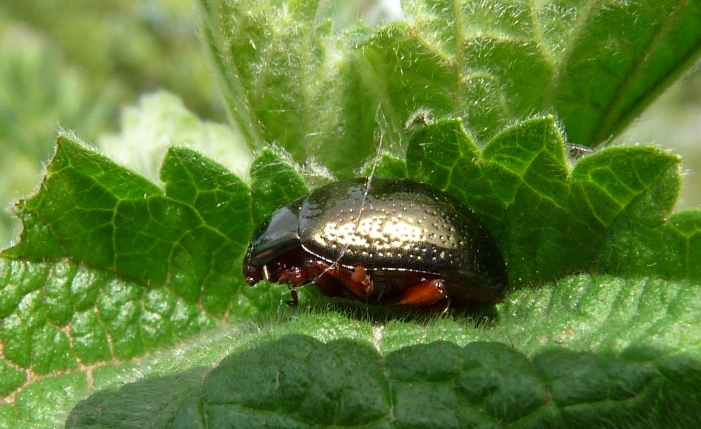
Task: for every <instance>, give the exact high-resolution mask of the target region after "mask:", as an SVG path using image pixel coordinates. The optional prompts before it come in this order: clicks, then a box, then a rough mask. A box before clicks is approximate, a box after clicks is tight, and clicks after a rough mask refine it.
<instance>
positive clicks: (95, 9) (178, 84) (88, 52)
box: [0, 0, 701, 247]
mask: <svg viewBox="0 0 701 429" xmlns="http://www.w3.org/2000/svg"><path fill="white" fill-rule="evenodd" d="M159 90H166V91H169V92H172V93H174V94H177V95H178V96H179V97H180V98H181V99H182V100H183V103H184V106H185V107H186V108H187V109H189V110H190V111H192V112H193V113H194V114H196V115H197V116H198V117H199V118H201V119H205V120H211V121H215V122H225V121H226V114H225V112H224V110H223V108H222V104H221V102H220V100H219V96H218V93H217V91H216V88H215V83H214V80H213V79H212V77H211V75H210V73H209V68H208V65H207V61H206V58H205V56H204V51H203V50H202V49H201V47H200V42H199V40H198V37H197V24H196V15H195V13H194V6H193V4H192V3H191V1H190V0H103V1H100V2H95V1H92V0H51V1H45V0H23V1H21V2H20V1H16V0H0V172H2V174H0V206H2V208H3V209H6V210H4V211H3V212H2V214H0V247H5V246H7V245H8V244H9V243H10V241H11V240H12V239H14V238H15V237H16V236H17V234H18V233H19V230H20V226H19V223H18V222H17V221H16V219H14V217H13V216H11V215H10V213H9V211H10V208H11V206H12V203H13V202H14V201H16V200H17V199H19V198H21V197H23V196H26V195H27V194H29V193H30V192H31V191H32V189H33V188H35V187H36V186H37V185H38V183H39V180H40V174H41V168H42V163H43V162H45V161H46V160H48V158H49V157H50V156H51V153H52V151H53V146H54V143H55V139H56V136H57V132H58V130H59V129H60V128H62V129H67V130H74V131H75V132H76V134H77V135H78V136H79V137H81V138H82V139H84V140H86V141H91V142H96V141H98V140H99V138H100V136H101V135H104V134H105V133H115V132H117V131H118V129H119V127H120V123H119V118H120V109H121V108H122V107H124V106H129V105H134V104H137V103H138V99H139V97H140V96H141V95H144V94H148V93H152V92H155V91H159ZM175 102H177V101H175ZM59 127H60V128H59ZM636 143H652V144H658V145H662V146H664V147H667V148H669V149H670V150H672V151H673V152H675V153H678V154H681V155H682V156H683V157H684V161H683V164H682V166H683V168H684V169H685V171H686V174H685V183H684V187H683V189H682V196H681V200H680V203H679V205H678V207H677V209H683V208H689V207H697V206H699V205H701V175H700V174H699V173H700V172H701V72H699V71H698V68H697V70H696V71H695V72H692V73H690V74H689V75H688V76H687V77H686V78H685V79H684V80H682V81H680V82H679V83H677V84H676V85H674V86H673V87H672V88H670V89H669V90H668V91H667V92H666V93H665V94H663V95H662V96H661V97H660V98H659V99H658V100H657V101H656V102H655V103H654V104H653V105H652V106H650V108H648V109H647V110H646V111H645V112H644V113H643V115H642V116H641V118H640V119H639V120H638V121H636V122H635V123H634V124H633V125H632V126H631V127H630V128H629V129H628V130H627V131H626V132H625V133H624V134H622V135H621V136H619V137H618V138H616V139H615V140H613V141H612V142H611V144H636Z"/></svg>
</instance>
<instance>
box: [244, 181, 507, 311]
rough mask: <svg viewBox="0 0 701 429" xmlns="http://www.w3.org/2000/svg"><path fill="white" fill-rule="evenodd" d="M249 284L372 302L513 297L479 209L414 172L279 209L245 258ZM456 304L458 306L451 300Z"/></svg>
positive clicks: (329, 188)
mask: <svg viewBox="0 0 701 429" xmlns="http://www.w3.org/2000/svg"><path fill="white" fill-rule="evenodd" d="M243 265H244V266H243V271H244V276H245V279H246V282H247V283H248V284H249V285H251V286H253V285H255V284H256V283H258V282H259V281H261V280H263V279H265V280H267V281H270V282H274V283H275V282H277V283H282V284H287V285H288V287H289V288H290V293H291V295H292V299H291V300H290V301H287V303H288V304H289V305H291V306H294V307H296V306H297V305H298V304H299V301H298V297H297V291H296V290H295V289H296V288H298V287H300V286H304V285H307V284H310V283H313V284H315V285H316V287H317V288H318V289H319V290H320V291H321V293H323V294H324V295H327V296H331V297H345V298H350V299H354V300H358V301H363V302H366V303H368V304H379V305H403V306H411V307H429V308H441V309H443V310H445V309H447V308H448V305H449V304H450V305H457V306H471V305H482V304H495V303H498V302H500V301H502V300H503V299H504V298H505V291H506V288H507V286H508V274H507V270H506V263H505V262H504V258H503V257H502V254H501V252H500V250H499V248H498V246H497V244H496V241H495V239H494V237H493V236H492V235H491V234H490V232H489V231H488V230H487V228H486V226H484V224H483V223H482V222H481V221H480V220H479V219H478V218H477V216H476V215H475V212H474V211H473V210H472V209H470V208H469V207H467V206H466V205H464V204H463V203H461V202H460V201H459V200H457V199H456V198H454V197H453V196H451V195H450V194H448V193H446V192H444V191H442V190H440V189H438V188H435V187H433V186H430V185H427V184H423V183H419V182H415V181H412V180H408V179H380V178H373V179H372V180H370V179H367V178H358V179H352V180H347V181H339V182H335V183H331V184H329V185H326V186H322V187H320V188H318V189H316V190H314V191H313V192H311V193H310V194H309V195H307V196H305V197H302V198H299V199H297V200H295V201H293V202H291V203H289V204H288V205H286V206H284V207H282V208H280V209H278V210H277V211H275V212H274V213H273V214H272V216H270V217H269V218H268V219H267V221H265V222H263V224H262V225H261V226H260V227H259V228H258V229H257V231H256V232H255V234H254V236H253V239H252V240H251V242H250V245H249V247H248V252H247V254H246V257H245V259H244V264H243ZM451 303H452V304H451Z"/></svg>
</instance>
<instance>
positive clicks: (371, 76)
mask: <svg viewBox="0 0 701 429" xmlns="http://www.w3.org/2000/svg"><path fill="white" fill-rule="evenodd" d="M198 4H199V7H200V10H201V14H202V30H203V34H204V35H205V41H206V47H207V49H208V50H209V52H210V55H211V58H212V59H213V64H214V69H215V70H216V73H217V74H218V76H219V77H220V79H221V80H222V82H223V84H224V85H223V92H224V96H225V99H226V104H227V108H228V110H229V112H230V114H231V116H232V117H233V119H234V122H235V124H236V126H237V127H239V128H240V129H242V132H243V134H244V138H245V139H246V140H247V142H248V143H249V144H250V145H252V146H253V147H264V146H265V145H269V144H271V143H276V144H279V145H281V146H282V147H283V148H285V149H286V150H287V151H288V152H289V153H290V154H291V156H292V158H293V159H294V160H295V161H296V162H298V163H300V164H301V163H303V162H305V161H306V160H307V159H309V158H311V157H314V158H316V159H318V160H319V161H320V162H321V163H322V164H324V165H325V166H327V167H329V168H330V170H331V172H332V173H333V174H335V175H336V176H337V177H341V178H345V177H349V176H352V175H353V173H354V171H357V169H358V168H359V167H360V166H362V165H363V164H365V163H366V162H367V161H368V159H370V158H372V157H373V155H374V154H373V147H374V144H373V140H375V136H376V135H379V134H382V132H384V133H385V134H384V135H385V136H386V139H387V143H388V145H389V147H391V148H392V150H391V153H392V154H393V155H395V156H401V155H402V154H403V152H404V150H405V148H406V142H407V141H408V132H407V130H406V129H405V128H404V127H403V125H404V124H405V122H406V121H407V119H409V118H410V117H411V116H412V114H413V113H414V112H417V111H422V110H424V111H432V112H433V113H435V115H436V116H438V117H445V116H451V117H458V118H461V119H463V121H464V123H465V124H466V126H467V127H468V128H469V129H470V131H471V133H473V135H474V137H475V139H476V140H477V141H478V142H486V141H489V140H490V139H491V138H492V137H494V135H495V134H496V133H497V132H498V130H500V129H502V128H503V127H505V126H507V125H508V124H510V123H513V121H515V120H519V119H521V118H524V117H530V116H532V115H534V114H542V113H546V112H547V113H549V112H557V113H558V115H559V116H560V117H561V120H562V123H563V126H564V130H565V131H566V133H567V136H568V138H569V140H570V141H572V142H574V143H578V144H584V145H589V146H596V145H599V144H601V143H602V142H604V141H607V140H608V139H609V138H610V136H612V135H615V134H617V133H619V132H620V131H621V130H622V129H623V128H624V127H625V126H626V125H627V124H628V123H630V122H631V121H632V120H633V119H634V118H635V117H636V116H637V114H638V113H640V111H641V110H642V109H643V108H644V107H645V106H646V105H647V104H648V103H649V102H650V101H651V100H652V99H653V98H654V96H655V95H656V94H658V93H660V92H661V91H662V90H663V89H664V88H665V87H667V86H668V85H669V84H670V83H671V82H672V81H673V79H674V78H675V77H676V76H679V75H680V74H681V73H683V72H684V70H685V69H687V68H689V67H690V66H691V65H692V64H693V63H694V61H695V59H696V58H698V55H699V53H700V52H701V50H700V47H701V27H699V26H698V25H697V23H698V22H699V20H700V19H701V6H700V5H699V4H698V2H695V1H692V2H679V1H674V0H664V1H644V2H635V3H630V2H617V1H604V2H598V3H594V2H578V1H562V2H557V3H553V2H545V3H542V4H541V3H532V4H531V3H524V2H520V1H499V0H490V1H480V2H475V1H471V0H462V1H459V2H448V1H445V0H437V1H430V2H429V1H425V0H407V1H404V2H402V8H403V11H404V19H403V20H399V17H396V16H394V17H388V18H387V19H386V20H384V21H383V20H382V19H379V20H377V21H373V20H372V18H371V17H367V19H365V20H359V21H358V22H356V23H355V24H349V23H347V22H345V21H344V19H343V18H342V17H341V16H340V14H341V12H339V15H334V14H333V10H334V7H333V6H334V5H336V2H333V1H322V2H315V1H299V2H294V3H293V6H288V5H287V3H285V2H280V1H272V0H269V1H266V2H259V1H255V2H254V1H250V0H236V1H223V0H199V2H198ZM358 13H359V15H361V18H362V12H358ZM387 21H394V22H389V23H388V22H387ZM378 117H382V118H384V122H383V121H378V120H377V118H378ZM380 122H383V123H382V124H380ZM520 198H528V197H527V196H525V195H524V196H521V197H520Z"/></svg>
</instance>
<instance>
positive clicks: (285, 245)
mask: <svg viewBox="0 0 701 429" xmlns="http://www.w3.org/2000/svg"><path fill="white" fill-rule="evenodd" d="M300 202H301V201H299V200H298V201H295V202H293V203H290V204H289V205H287V206H285V207H282V208H280V209H278V210H277V211H276V212H275V213H273V215H272V216H271V217H270V218H269V219H268V220H267V221H265V222H264V223H263V224H262V225H261V226H260V227H258V229H257V230H256V232H255V234H254V235H253V239H252V240H251V244H250V245H249V246H248V252H247V253H246V258H245V259H244V263H243V275H244V276H245V278H246V283H248V284H249V285H251V286H252V285H254V284H256V283H258V282H259V281H261V280H262V279H264V278H265V279H266V280H269V279H268V275H267V270H268V268H269V267H267V266H266V265H268V264H269V263H270V262H273V261H274V260H275V259H276V258H278V257H280V256H282V255H283V254H285V253H287V252H288V251H290V250H292V249H295V248H298V247H301V244H300V240H299V203H300ZM300 250H301V249H300ZM273 281H275V280H273Z"/></svg>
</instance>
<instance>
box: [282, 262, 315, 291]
mask: <svg viewBox="0 0 701 429" xmlns="http://www.w3.org/2000/svg"><path fill="white" fill-rule="evenodd" d="M308 278H309V276H308V275H307V270H305V269H302V268H299V267H290V268H288V269H286V270H284V271H282V272H281V273H280V277H279V279H278V283H286V284H288V285H289V286H290V287H291V288H295V287H298V286H301V285H302V284H303V283H305V282H306V281H307V279H308Z"/></svg>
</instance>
